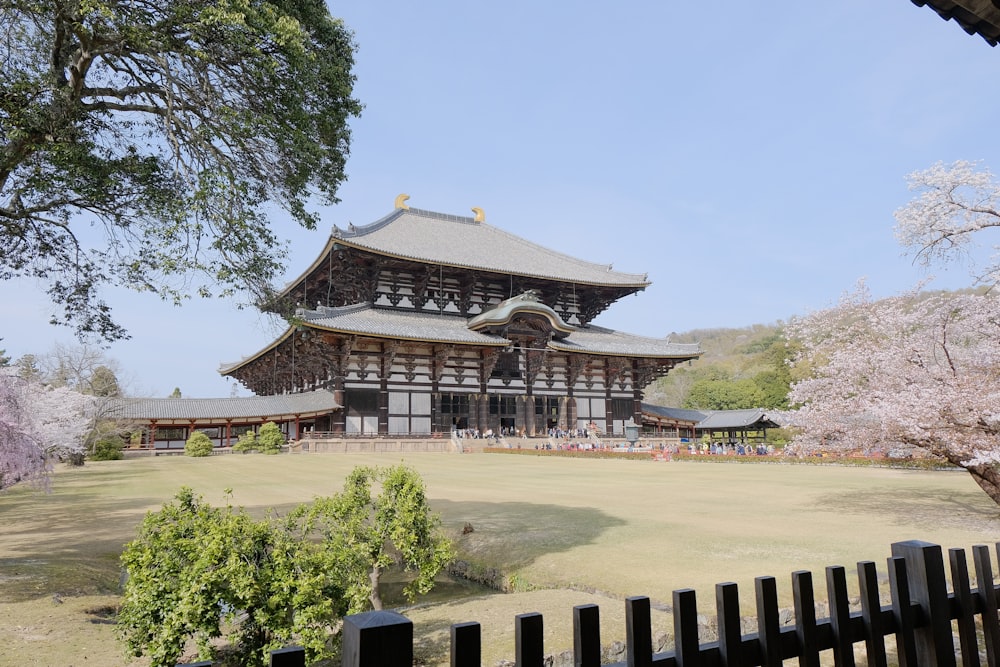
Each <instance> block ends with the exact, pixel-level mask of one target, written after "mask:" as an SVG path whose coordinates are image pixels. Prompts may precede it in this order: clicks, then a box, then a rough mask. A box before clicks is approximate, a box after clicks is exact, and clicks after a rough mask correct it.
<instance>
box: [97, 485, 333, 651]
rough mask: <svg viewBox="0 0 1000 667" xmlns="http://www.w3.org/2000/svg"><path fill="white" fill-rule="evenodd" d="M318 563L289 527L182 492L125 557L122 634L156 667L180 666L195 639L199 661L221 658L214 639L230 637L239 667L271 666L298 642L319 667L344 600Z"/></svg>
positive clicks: (152, 517)
mask: <svg viewBox="0 0 1000 667" xmlns="http://www.w3.org/2000/svg"><path fill="white" fill-rule="evenodd" d="M318 555H319V553H318V550H317V549H316V548H314V546H313V544H312V542H311V541H310V540H308V539H302V536H300V535H298V534H297V533H296V532H295V530H294V526H292V524H290V523H288V522H284V521H278V520H277V519H274V518H272V517H269V518H266V519H263V520H259V521H258V520H254V519H253V518H252V517H250V516H249V515H248V514H247V513H246V512H245V511H244V510H243V509H242V508H240V509H238V510H237V509H233V508H232V506H230V505H227V506H226V507H225V508H223V509H219V508H213V507H211V506H209V505H207V504H206V503H205V502H204V500H203V499H202V498H201V497H196V496H195V495H194V493H193V492H192V490H191V489H189V488H182V489H181V491H180V492H179V493H178V494H177V496H176V498H175V499H174V501H173V502H170V503H167V504H165V505H164V506H163V508H162V509H161V510H160V511H159V512H152V513H150V514H148V515H147V516H146V518H145V519H144V520H143V522H142V524H141V525H140V527H139V530H138V535H137V536H136V538H135V539H134V540H132V541H131V542H129V544H127V545H126V547H125V550H124V552H123V553H122V557H121V562H122V566H123V567H124V568H125V571H126V572H127V574H128V579H127V581H126V583H125V590H124V592H123V595H122V603H121V607H120V609H119V612H118V623H117V633H118V635H119V637H120V639H121V640H122V641H123V643H124V645H125V647H126V650H127V651H128V653H129V654H131V655H133V656H137V657H138V656H143V655H147V656H149V658H150V664H151V665H152V667H166V666H171V667H172V666H173V665H174V664H176V663H177V661H178V660H179V659H180V657H181V655H182V653H183V651H184V646H185V644H186V642H187V641H188V640H194V641H195V642H196V643H197V646H198V653H199V658H200V659H203V660H211V659H214V658H216V652H215V651H214V650H213V648H212V645H211V643H210V641H211V640H212V639H215V638H218V637H222V636H224V633H228V634H225V636H226V638H227V639H228V640H229V641H230V642H231V644H232V646H233V647H234V649H235V650H236V653H237V659H236V662H237V663H238V664H240V665H264V664H267V655H268V652H269V651H271V650H273V649H275V648H279V647H281V646H282V645H284V644H286V643H290V642H291V641H292V640H293V638H294V641H295V642H296V643H298V644H300V645H302V646H303V647H304V648H305V649H306V652H307V657H308V659H309V660H310V662H314V661H316V660H319V659H322V658H329V657H330V651H329V643H328V640H329V635H330V627H331V626H333V625H334V624H335V623H336V620H337V618H338V617H340V616H341V615H342V614H343V613H344V603H343V601H344V594H343V590H342V588H341V587H340V586H339V584H338V577H337V572H336V570H326V569H324V567H325V563H324V562H323V561H321V560H320V559H319V558H318Z"/></svg>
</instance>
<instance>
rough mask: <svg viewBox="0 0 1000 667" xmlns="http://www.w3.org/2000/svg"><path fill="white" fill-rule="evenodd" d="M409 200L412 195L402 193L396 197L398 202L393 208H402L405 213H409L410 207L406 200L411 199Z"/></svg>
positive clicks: (394, 203)
mask: <svg viewBox="0 0 1000 667" xmlns="http://www.w3.org/2000/svg"><path fill="white" fill-rule="evenodd" d="M409 198H410V195H408V194H405V193H400V194H398V195H396V201H395V202H393V204H392V207H393V208H401V209H403V210H404V211H409V210H410V207H409V206H407V205H406V200H407V199H409Z"/></svg>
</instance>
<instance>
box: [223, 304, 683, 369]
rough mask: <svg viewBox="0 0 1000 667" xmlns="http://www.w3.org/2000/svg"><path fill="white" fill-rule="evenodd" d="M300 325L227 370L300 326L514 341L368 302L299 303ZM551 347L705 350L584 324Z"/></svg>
mask: <svg viewBox="0 0 1000 667" xmlns="http://www.w3.org/2000/svg"><path fill="white" fill-rule="evenodd" d="M296 319H297V326H296V327H290V328H289V329H288V330H287V331H286V332H285V333H284V334H283V335H282V336H281V337H279V338H278V339H277V340H275V341H274V342H273V343H271V344H270V345H268V346H267V347H266V348H264V349H262V350H260V351H259V352H257V353H255V354H252V355H250V356H248V357H246V358H244V359H241V360H240V361H237V362H235V363H229V364H223V365H222V366H221V367H220V368H219V372H220V373H222V374H223V375H225V374H227V373H230V372H232V371H235V370H236V369H238V368H240V367H242V366H244V365H245V364H247V363H249V362H251V361H253V360H254V359H257V358H259V357H261V356H263V355H264V354H266V353H267V352H269V351H271V350H273V349H275V348H277V347H278V346H279V345H280V344H281V343H282V342H283V341H285V340H286V339H288V338H289V337H290V336H291V335H292V334H293V333H295V331H296V330H297V329H298V328H299V327H302V328H308V329H315V330H320V331H332V332H336V333H343V334H357V335H360V336H372V337H375V338H387V339H392V340H414V341H426V342H436V343H455V344H460V345H487V346H495V347H502V346H506V345H509V344H510V343H511V341H509V340H508V339H506V338H504V337H502V336H495V335H490V334H484V333H479V332H476V331H472V330H471V329H469V321H470V320H469V319H467V318H465V317H462V316H459V315H449V314H437V313H415V312H410V311H404V310H394V309H389V308H376V307H373V306H371V305H370V304H355V305H352V306H343V307H339V308H326V307H320V308H318V309H316V310H305V309H300V310H299V311H298V312H297V313H296ZM548 347H549V348H550V349H553V350H559V351H563V352H575V353H579V354H595V355H600V356H636V357H651V358H666V359H684V360H686V359H694V358H697V357H698V356H700V355H701V349H700V347H699V346H698V344H697V343H671V342H670V341H669V340H667V339H665V338H647V337H644V336H636V335H633V334H627V333H623V332H621V331H614V330H612V329H605V328H603V327H595V326H589V327H580V328H577V329H575V330H574V331H573V332H572V333H571V334H570V335H569V336H568V337H566V338H563V339H559V340H553V341H551V342H550V343H549V344H548Z"/></svg>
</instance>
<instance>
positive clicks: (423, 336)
mask: <svg viewBox="0 0 1000 667" xmlns="http://www.w3.org/2000/svg"><path fill="white" fill-rule="evenodd" d="M296 317H299V318H301V319H302V321H303V322H305V323H308V325H309V326H311V327H314V328H317V329H324V330H327V331H339V332H345V333H356V334H361V335H369V336H377V337H379V338H394V339H401V340H420V341H431V342H435V343H465V344H470V345H507V344H508V343H509V342H510V341H508V340H507V339H506V338H501V337H500V336H491V335H489V334H481V333H479V332H476V331H472V330H471V329H469V328H468V320H467V319H466V318H464V317H461V316H457V315H448V314H439V313H422V312H413V311H405V310H391V309H388V308H373V307H372V306H370V305H368V304H365V303H363V304H355V305H353V306H343V307H341V308H325V307H323V306H320V307H319V308H317V309H316V310H299V311H298V312H297V313H296Z"/></svg>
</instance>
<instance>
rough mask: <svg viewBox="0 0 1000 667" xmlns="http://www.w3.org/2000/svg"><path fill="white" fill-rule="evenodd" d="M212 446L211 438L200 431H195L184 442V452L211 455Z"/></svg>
mask: <svg viewBox="0 0 1000 667" xmlns="http://www.w3.org/2000/svg"><path fill="white" fill-rule="evenodd" d="M214 448H215V446H214V445H213V444H212V439H211V438H209V437H208V436H207V435H205V434H204V433H202V432H201V431H195V432H194V433H192V434H191V437H189V438H188V439H187V442H185V443H184V454H185V455H186V456H211V455H212V450H213V449H214Z"/></svg>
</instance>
